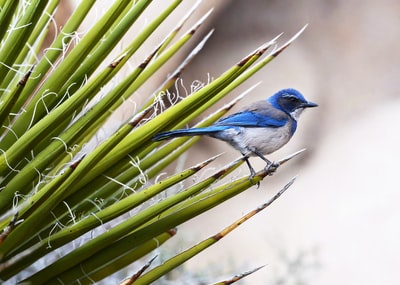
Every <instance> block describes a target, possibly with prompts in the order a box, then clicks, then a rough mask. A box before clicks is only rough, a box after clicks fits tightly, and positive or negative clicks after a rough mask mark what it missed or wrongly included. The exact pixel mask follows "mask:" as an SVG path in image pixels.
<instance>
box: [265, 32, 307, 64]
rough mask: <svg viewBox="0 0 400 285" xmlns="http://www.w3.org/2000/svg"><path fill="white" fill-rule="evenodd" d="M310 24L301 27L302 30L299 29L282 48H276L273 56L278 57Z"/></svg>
mask: <svg viewBox="0 0 400 285" xmlns="http://www.w3.org/2000/svg"><path fill="white" fill-rule="evenodd" d="M307 26H308V24H307V25H305V26H304V27H303V28H301V30H300V31H298V32H297V33H296V34H295V35H294V36H293V37H292V38H291V39H289V40H288V41H287V42H286V43H285V44H283V45H282V46H281V47H280V48H278V49H277V50H275V51H274V52H273V53H272V54H271V56H273V57H277V56H278V55H279V54H280V53H281V52H282V51H283V50H284V49H286V48H287V47H288V46H290V45H291V43H292V42H294V41H295V40H296V39H297V38H298V37H299V36H300V35H301V34H302V33H303V32H304V30H305V29H306V28H307Z"/></svg>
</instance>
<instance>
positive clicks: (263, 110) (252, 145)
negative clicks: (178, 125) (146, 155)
mask: <svg viewBox="0 0 400 285" xmlns="http://www.w3.org/2000/svg"><path fill="white" fill-rule="evenodd" d="M317 106H318V104H316V103H314V102H311V101H308V100H306V99H305V98H304V96H303V95H302V94H301V93H300V92H299V91H297V90H296V89H293V88H286V89H282V90H279V91H278V92H276V93H275V94H273V95H272V96H271V97H269V98H268V99H266V100H261V101H257V102H254V103H251V104H249V105H248V106H247V107H244V108H243V109H242V110H240V111H239V112H237V113H234V114H232V115H229V116H227V117H224V118H221V119H219V120H217V121H216V122H215V123H214V124H212V125H210V126H208V127H203V128H188V129H179V130H173V131H166V132H162V133H158V134H157V135H155V136H154V137H153V140H154V141H161V140H165V139H171V138H175V137H182V136H200V135H206V136H209V137H212V138H216V139H219V140H222V141H224V142H227V143H228V144H230V145H231V146H233V147H234V148H235V149H237V150H238V151H240V153H241V154H242V156H243V158H244V160H245V161H246V163H247V166H248V168H249V170H250V178H253V177H254V176H255V174H256V172H255V170H254V168H253V167H252V165H251V164H250V161H249V157H250V156H258V157H260V158H261V159H262V160H264V161H265V162H266V163H267V165H266V166H265V169H266V170H267V169H270V170H271V173H273V172H274V171H275V170H276V168H277V167H278V166H279V164H278V163H275V162H271V161H270V160H268V159H267V158H266V157H265V155H268V154H271V153H273V152H275V151H276V150H278V149H280V148H281V147H282V146H284V145H285V144H286V143H287V142H288V141H289V140H290V139H291V138H292V136H293V134H294V133H295V132H296V128H297V120H298V118H299V116H300V114H301V113H302V112H303V110H304V109H306V108H313V107H317Z"/></svg>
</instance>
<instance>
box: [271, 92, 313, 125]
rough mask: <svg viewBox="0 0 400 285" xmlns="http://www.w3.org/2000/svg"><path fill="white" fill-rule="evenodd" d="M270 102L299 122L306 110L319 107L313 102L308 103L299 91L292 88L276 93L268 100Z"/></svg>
mask: <svg viewBox="0 0 400 285" xmlns="http://www.w3.org/2000/svg"><path fill="white" fill-rule="evenodd" d="M268 102H269V103H271V105H272V106H274V107H275V108H277V109H279V110H281V111H283V112H285V113H286V114H288V115H290V116H291V117H292V118H293V119H295V120H297V118H298V117H299V116H300V114H301V112H302V111H303V110H304V109H305V108H312V107H317V106H318V105H317V104H315V103H313V102H310V101H307V100H306V99H305V98H304V96H303V95H301V93H300V92H299V91H297V90H295V89H291V88H289V89H283V90H280V91H278V92H276V93H275V94H274V95H272V96H271V97H270V98H269V99H268Z"/></svg>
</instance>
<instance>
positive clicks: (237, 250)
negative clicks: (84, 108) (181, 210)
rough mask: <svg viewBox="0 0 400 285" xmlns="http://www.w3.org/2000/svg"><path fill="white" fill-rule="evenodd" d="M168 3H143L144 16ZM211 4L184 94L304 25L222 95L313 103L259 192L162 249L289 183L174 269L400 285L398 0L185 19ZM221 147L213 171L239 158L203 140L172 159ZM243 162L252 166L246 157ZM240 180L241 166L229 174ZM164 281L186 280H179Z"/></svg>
mask: <svg viewBox="0 0 400 285" xmlns="http://www.w3.org/2000/svg"><path fill="white" fill-rule="evenodd" d="M102 2H104V5H107V1H102ZM169 2H170V1H154V3H153V4H152V5H153V7H152V9H153V11H154V12H157V11H159V10H160V9H161V6H165V5H167V4H168V3H169ZM194 3H195V1H194V0H193V1H191V0H190V1H184V3H183V4H182V5H183V6H184V8H180V9H179V10H180V11H181V12H182V13H185V12H186V11H187V10H188V9H189V8H190V7H191V6H192V5H193V4H194ZM211 7H214V8H215V10H214V12H213V14H212V16H211V19H209V20H208V21H207V27H205V28H204V27H203V31H204V32H203V34H205V33H206V32H208V30H209V29H212V28H215V32H214V34H213V36H212V37H211V39H210V40H209V42H208V43H207V44H206V46H205V48H204V49H203V50H202V51H201V52H200V54H199V55H198V56H197V58H196V59H195V60H194V61H193V63H192V64H191V65H190V67H189V68H187V69H186V71H185V73H184V74H183V84H184V85H185V86H186V87H188V88H190V84H191V82H193V81H194V80H200V81H203V82H204V81H207V80H208V78H209V77H211V78H212V77H217V76H218V75H219V74H221V73H222V72H223V71H225V70H226V69H228V68H229V67H230V66H231V65H233V64H234V63H236V62H237V61H238V60H240V59H241V58H242V57H243V56H245V55H247V54H248V53H249V52H250V51H252V50H254V49H255V48H256V47H258V46H259V45H261V44H262V43H264V42H267V41H269V40H270V39H272V38H274V37H275V36H276V35H278V34H280V33H281V32H284V34H283V35H282V37H281V38H280V39H279V40H278V42H279V44H283V43H284V42H285V41H286V40H288V39H289V38H290V37H291V36H292V35H294V34H295V33H296V32H297V31H298V30H300V29H301V28H302V27H303V26H304V25H305V24H308V25H309V26H308V28H307V29H306V31H305V32H304V33H303V34H302V35H301V36H300V38H298V39H297V40H296V41H295V42H294V43H293V44H292V45H291V46H290V47H289V48H288V49H287V50H285V52H283V53H282V54H280V55H279V57H277V58H276V59H275V60H274V61H273V62H272V63H270V64H269V65H267V66H266V67H265V68H264V69H262V70H261V71H260V72H259V73H258V74H257V75H256V76H254V77H253V78H252V79H250V80H249V82H246V83H245V84H244V86H242V87H241V89H239V90H237V93H236V94H235V93H233V94H231V95H230V96H228V97H229V98H227V100H231V99H233V98H234V97H235V95H237V94H239V93H240V92H243V91H244V90H245V89H247V88H249V87H250V86H252V85H253V84H255V83H257V82H261V84H260V85H259V86H258V87H257V88H256V89H255V90H253V91H252V92H251V94H249V95H248V96H247V97H246V98H245V99H244V100H243V101H241V102H239V104H238V106H237V108H236V107H235V109H234V110H233V111H235V110H237V109H238V108H240V107H241V106H243V105H246V104H247V103H249V102H252V101H256V100H260V99H264V98H267V97H269V96H270V95H272V94H273V93H274V92H276V91H277V90H279V89H282V88H286V87H293V88H296V89H298V90H300V91H301V92H302V93H303V94H304V95H305V97H306V98H307V99H309V100H311V101H314V102H316V103H318V104H319V107H318V108H316V109H310V110H307V111H306V112H305V113H304V114H303V115H302V118H300V122H299V126H298V129H297V133H296V134H295V136H294V137H293V139H292V141H291V142H290V143H289V144H288V145H287V146H285V147H283V148H282V149H281V150H279V151H278V152H276V153H275V154H273V155H272V156H271V157H270V158H271V159H276V160H277V159H280V158H282V157H284V156H286V155H288V154H290V153H292V152H294V151H296V150H299V149H301V148H304V147H305V148H307V152H306V153H305V154H303V155H302V156H301V157H298V158H296V159H294V160H293V161H291V162H290V163H288V164H287V165H284V166H282V167H281V168H280V169H279V170H278V173H276V174H275V175H274V176H272V177H268V178H267V179H266V180H264V181H263V182H262V183H261V186H260V188H259V189H256V188H255V187H254V188H253V189H250V190H248V191H247V192H245V193H243V194H241V195H240V196H238V197H236V198H234V199H232V200H231V201H229V202H227V203H225V204H223V205H221V206H220V207H218V208H217V209H214V210H212V211H210V212H209V213H207V214H205V215H203V216H202V217H201V219H196V220H194V221H191V222H190V223H188V224H186V225H184V226H182V227H181V228H180V229H179V232H178V233H179V235H178V236H177V237H176V238H175V240H174V241H171V242H172V243H175V245H176V248H177V250H183V249H185V248H187V246H188V245H192V244H194V243H195V242H196V241H199V240H200V238H206V237H208V236H210V235H213V234H215V233H216V232H218V231H219V230H221V229H222V228H223V227H225V226H227V225H228V224H229V223H231V222H232V221H233V220H235V219H237V218H239V217H241V216H242V215H243V214H245V213H247V212H248V211H250V210H252V209H254V208H256V207H257V206H258V205H260V204H262V203H264V202H265V201H267V200H268V198H269V197H270V196H272V195H273V194H274V193H275V192H277V191H278V190H279V189H280V188H281V187H282V186H283V185H285V184H286V183H287V182H288V181H289V180H290V179H291V178H292V177H293V176H295V175H298V177H297V181H296V182H295V184H294V185H293V186H292V187H291V188H290V189H289V191H288V192H287V193H285V195H284V196H283V197H282V198H280V199H279V200H278V201H276V203H274V204H273V205H272V206H271V207H270V208H268V209H267V210H266V211H264V212H262V213H260V214H258V215H257V216H256V217H254V218H253V219H251V220H250V221H248V222H247V223H245V224H244V225H242V226H241V227H240V228H239V229H237V230H236V231H235V232H233V233H231V234H230V235H229V236H227V237H226V238H225V239H224V240H222V241H221V242H220V243H218V244H217V245H215V246H214V247H213V248H212V249H210V250H208V251H206V252H204V253H202V254H201V255H199V256H197V257H195V258H194V259H193V260H191V261H190V262H189V263H188V266H187V267H186V268H185V269H184V270H185V271H186V272H192V274H198V275H199V276H206V277H211V278H212V277H214V276H223V277H228V276H233V275H235V274H237V273H240V272H244V271H247V270H250V269H253V268H255V267H258V266H261V265H266V267H265V268H263V269H262V270H260V271H258V272H256V273H254V274H253V275H251V276H249V277H247V278H245V279H244V280H243V281H241V282H240V284H325V285H329V284H364V285H366V284H400V275H399V274H398V265H399V264H400V242H399V241H400V209H399V206H398V201H399V198H400V194H399V190H400V189H399V186H396V185H398V179H397V175H398V174H397V172H398V168H397V167H398V164H399V163H398V159H400V147H399V145H400V134H399V123H400V81H399V76H400V54H399V51H400V28H399V27H400V16H399V11H400V2H399V1H396V0H383V1H372V0H366V1H354V0H329V1H317V0H303V1H289V0H281V1H273V0H272V1H268V0H248V1H239V0H237V1H234V0H223V1H222V0H220V1H211V0H204V1H203V2H202V4H201V9H200V11H198V12H196V13H197V14H198V15H199V17H200V16H201V15H202V13H204V12H205V11H207V10H208V9H210V8H211ZM68 9H73V5H72V6H69V7H68V6H67V7H66V10H65V11H67V10H68ZM185 9H186V10H185ZM61 16H62V13H61ZM177 17H178V18H180V17H181V16H179V15H177ZM172 20H173V21H172V23H174V22H175V21H176V19H175V21H174V19H172ZM187 27H189V25H188V26H187ZM139 28H140V27H139ZM133 32H134V31H133ZM160 38H162V35H160ZM160 38H156V39H154V42H158V41H159V39H160ZM137 60H138V62H140V60H141V58H137ZM177 60H178V62H179V59H177ZM135 64H136V63H135V62H133V63H132V65H135ZM160 74H162V73H160ZM163 80H164V78H160V79H159V82H162V81H163ZM157 84H158V83H157ZM157 86H158V85H157ZM142 92H143V93H146V91H145V90H143V91H142ZM220 105H222V103H221V104H220ZM124 112H126V113H127V115H129V111H124ZM124 112H122V114H121V117H122V116H123V115H124V114H123V113H124ZM118 119H120V117H119V115H118V114H117V116H116V120H118ZM221 152H224V155H223V156H222V157H221V158H220V159H219V160H218V161H217V162H215V163H214V164H213V165H214V167H215V168H218V167H221V166H223V165H224V164H225V163H227V162H229V161H231V160H232V159H234V158H237V157H238V156H239V154H238V153H237V152H236V151H235V150H233V149H230V148H228V147H226V145H225V144H224V143H222V142H219V141H216V140H213V139H210V138H204V139H202V140H201V141H200V142H199V143H198V145H197V146H196V147H195V148H194V149H193V150H192V152H191V153H190V155H189V156H188V157H186V161H185V162H184V163H185V164H186V165H193V164H195V163H197V162H199V161H201V160H202V159H205V158H208V157H210V156H212V155H215V154H218V153H221ZM252 163H253V164H254V166H255V167H256V168H257V169H261V168H262V167H263V166H264V163H263V161H261V160H260V159H257V158H254V159H252ZM169 171H170V172H171V171H173V169H171V170H169ZM210 171H211V170H210ZM169 174H170V173H169ZM246 174H248V169H247V168H246V166H243V167H242V168H241V169H240V170H239V171H237V172H235V173H234V174H233V176H235V177H240V176H243V175H246ZM180 276H182V275H180ZM211 280H214V279H211ZM210 282H211V281H210ZM176 284H193V283H190V282H189V283H188V282H185V280H182V279H181V280H179V282H178V281H177V283H176Z"/></svg>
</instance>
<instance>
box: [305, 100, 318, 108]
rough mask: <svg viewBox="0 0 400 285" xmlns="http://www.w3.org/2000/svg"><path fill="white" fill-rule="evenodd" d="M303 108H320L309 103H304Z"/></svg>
mask: <svg viewBox="0 0 400 285" xmlns="http://www.w3.org/2000/svg"><path fill="white" fill-rule="evenodd" d="M302 107H303V108H314V107H318V104H316V103H314V102H310V101H308V102H307V103H304V104H303V106H302Z"/></svg>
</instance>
